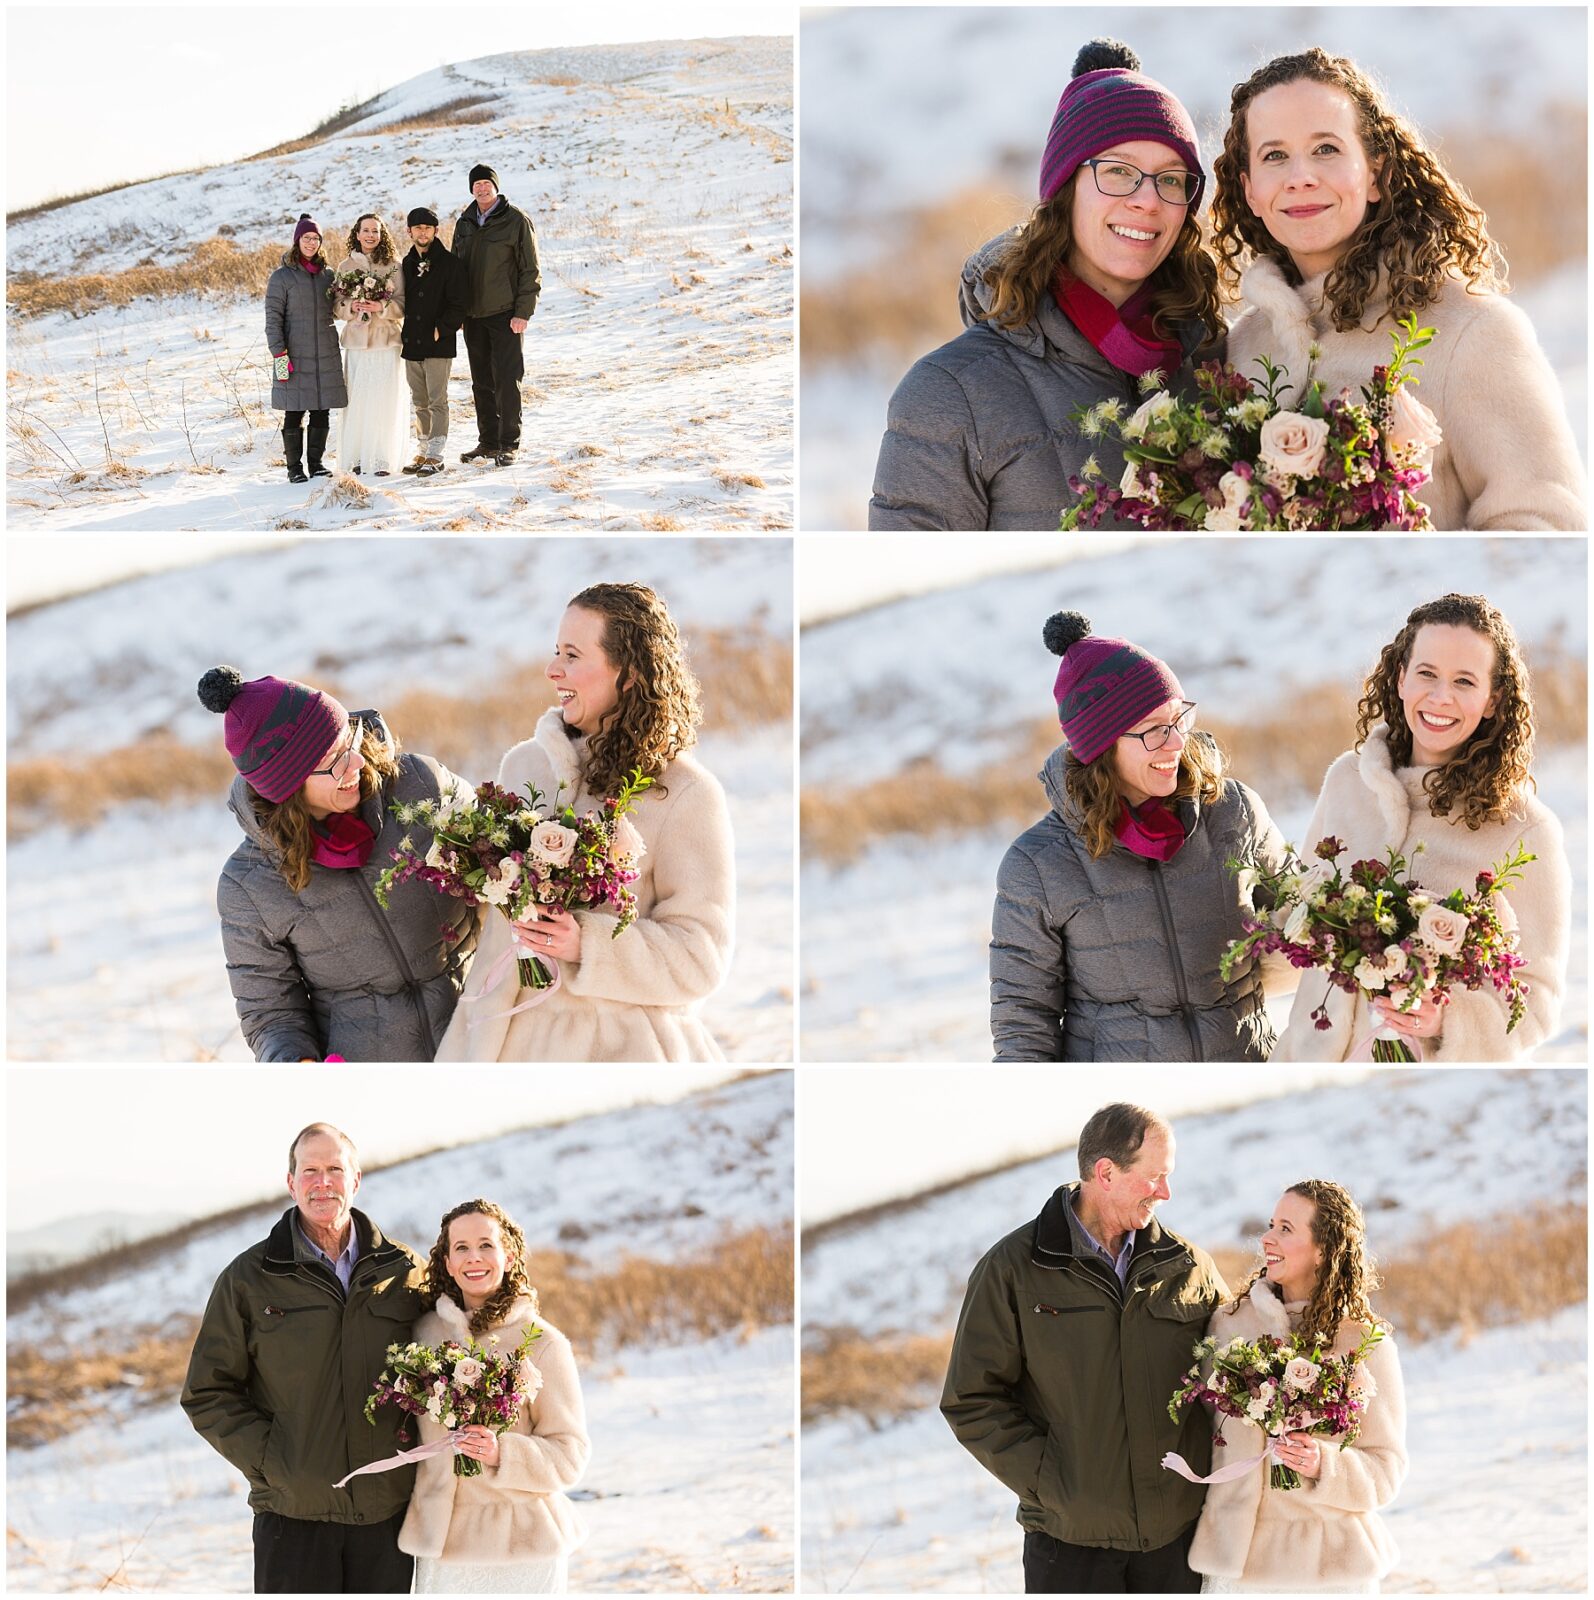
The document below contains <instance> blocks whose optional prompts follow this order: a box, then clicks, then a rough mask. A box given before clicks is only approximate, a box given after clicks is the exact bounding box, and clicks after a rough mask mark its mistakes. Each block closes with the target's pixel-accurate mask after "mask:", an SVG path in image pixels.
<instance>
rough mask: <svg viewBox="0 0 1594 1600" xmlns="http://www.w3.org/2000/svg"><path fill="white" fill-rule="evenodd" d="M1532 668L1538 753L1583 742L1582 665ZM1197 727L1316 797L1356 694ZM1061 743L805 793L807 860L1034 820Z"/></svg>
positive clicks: (1269, 781) (1553, 657) (1016, 743)
mask: <svg viewBox="0 0 1594 1600" xmlns="http://www.w3.org/2000/svg"><path fill="white" fill-rule="evenodd" d="M1531 666H1532V671H1533V697H1534V709H1535V717H1536V722H1537V727H1538V743H1539V746H1540V748H1541V749H1545V748H1553V747H1554V746H1556V745H1561V744H1570V743H1581V742H1582V740H1583V739H1584V737H1585V736H1586V732H1587V720H1586V719H1587V716H1588V664H1587V662H1585V661H1583V660H1581V659H1580V658H1578V657H1576V656H1573V655H1572V654H1571V653H1570V652H1567V651H1564V650H1563V649H1561V648H1560V647H1559V646H1558V645H1554V644H1550V645H1544V646H1541V647H1540V648H1539V649H1538V650H1537V651H1535V652H1534V659H1533V661H1532V663H1531ZM1202 726H1203V727H1205V728H1206V729H1207V731H1208V732H1210V733H1211V734H1213V735H1214V736H1215V737H1216V739H1217V741H1218V743H1219V745H1220V746H1222V748H1223V749H1224V751H1225V752H1227V754H1228V757H1229V770H1230V772H1231V773H1232V774H1233V775H1234V776H1235V777H1236V778H1238V779H1239V780H1240V781H1241V782H1243V783H1245V784H1247V785H1248V786H1249V787H1251V788H1253V789H1255V790H1256V791H1257V792H1258V793H1260V794H1261V795H1262V796H1263V797H1264V798H1266V797H1267V796H1269V795H1270V794H1278V793H1286V792H1289V791H1291V790H1293V791H1295V792H1297V793H1299V792H1301V791H1305V792H1307V793H1309V794H1315V793H1316V792H1317V788H1318V785H1319V784H1320V783H1321V782H1322V778H1323V774H1324V773H1325V772H1326V771H1327V770H1328V767H1329V763H1330V762H1332V761H1333V760H1334V758H1335V757H1336V756H1338V755H1339V754H1340V753H1341V751H1343V750H1346V749H1348V748H1349V746H1350V744H1351V742H1352V739H1353V738H1354V735H1355V729H1356V694H1355V692H1354V691H1353V690H1351V689H1350V688H1347V687H1346V686H1344V685H1342V684H1337V683H1334V684H1329V683H1324V684H1318V685H1316V686H1315V687H1313V688H1310V689H1302V690H1300V691H1298V692H1296V693H1293V694H1291V696H1290V699H1289V703H1288V706H1287V707H1285V708H1282V709H1280V710H1279V711H1277V712H1275V713H1274V714H1272V715H1271V716H1266V717H1253V718H1251V719H1249V720H1246V721H1235V722H1229V721H1225V720H1223V719H1222V718H1217V717H1207V716H1205V715H1204V713H1203V715H1202ZM1060 737H1061V736H1060V734H1059V733H1058V729H1057V724H1056V722H1055V721H1054V720H1052V719H1051V718H1049V717H1047V718H1038V719H1037V720H1036V721H1035V722H1034V723H1033V724H1030V725H1029V726H1027V727H1025V728H1019V729H1015V730H1014V737H1013V754H1012V756H1011V757H1010V758H1009V759H1008V760H1006V761H1004V762H1001V763H995V762H993V763H991V764H990V765H988V766H987V767H986V768H985V769H984V770H983V771H982V773H981V776H980V781H979V783H978V784H971V783H970V782H969V781H968V777H967V775H966V774H964V773H960V772H949V771H947V770H945V769H944V768H943V767H941V765H940V764H939V763H937V762H933V761H924V762H919V763H916V764H914V765H912V766H909V767H906V768H904V769H903V770H902V771H901V772H895V773H892V774H890V775H889V776H887V777H884V778H877V779H875V780H873V781H872V782H870V783H866V784H861V785H859V786H858V787H857V788H854V789H834V788H829V787H826V788H822V789H813V790H805V791H804V793H803V796H802V838H803V851H804V854H805V855H806V854H808V853H809V852H812V854H813V855H814V856H815V857H816V858H817V859H820V860H824V861H828V862H831V863H833V864H836V865H845V864H846V863H847V862H849V861H853V860H856V859H857V857H858V856H860V855H861V854H863V852H864V851H865V850H866V849H867V848H868V847H869V845H870V844H872V843H874V842H875V841H877V840H880V839H885V838H890V837H893V836H897V835H904V834H906V835H915V836H919V837H927V838H934V837H939V836H944V835H946V834H952V833H960V832H963V831H965V830H968V829H975V828H984V827H988V826H990V825H992V824H994V823H997V822H1005V823H1008V824H1011V825H1014V826H1022V825H1024V824H1026V823H1029V822H1034V821H1036V820H1037V819H1038V818H1039V817H1040V816H1041V814H1042V809H1043V807H1044V804H1045V798H1044V796H1043V794H1042V792H1041V789H1040V786H1039V785H1038V784H1037V783H1036V781H1035V774H1036V773H1037V772H1038V771H1039V770H1040V767H1041V763H1042V762H1044V761H1045V759H1046V757H1047V756H1048V755H1049V754H1050V753H1051V751H1052V750H1053V749H1055V748H1056V746H1057V744H1058V742H1059V739H1060ZM1299 842H1300V841H1299V840H1297V841H1296V843H1299Z"/></svg>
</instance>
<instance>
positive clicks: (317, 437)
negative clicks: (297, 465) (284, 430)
mask: <svg viewBox="0 0 1594 1600" xmlns="http://www.w3.org/2000/svg"><path fill="white" fill-rule="evenodd" d="M328 431H329V430H328V428H327V426H326V425H325V424H324V423H323V424H322V425H321V426H320V427H317V426H316V425H315V423H313V422H312V423H311V424H310V476H311V477H312V478H330V477H331V476H332V469H331V467H326V466H323V465H322V464H321V457H322V456H323V455H324V454H325V453H326V448H327V433H328Z"/></svg>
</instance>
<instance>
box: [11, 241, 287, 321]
mask: <svg viewBox="0 0 1594 1600" xmlns="http://www.w3.org/2000/svg"><path fill="white" fill-rule="evenodd" d="M286 248H287V246H286V245H285V244H269V245H257V246H255V248H254V249H252V250H241V249H239V247H238V246H237V245H236V244H234V243H233V242H232V240H231V239H222V238H214V239H206V240H204V241H203V242H202V243H200V244H197V245H195V246H194V247H193V248H192V249H191V250H190V251H189V252H188V258H187V260H186V261H181V262H179V261H167V262H163V263H161V264H160V265H159V266H140V267H128V268H126V269H125V270H124V271H121V272H84V273H64V274H48V275H41V274H38V273H30V272H18V273H15V274H13V275H12V277H11V279H10V281H9V282H8V283H7V285H6V299H7V300H8V302H9V303H10V306H11V309H12V310H13V311H15V312H17V313H18V314H19V315H21V316H26V317H37V316H43V315H44V314H46V313H47V312H51V311H69V312H71V313H72V315H73V316H78V317H81V316H86V315H87V314H88V313H89V312H91V311H97V310H99V309H100V308H101V307H102V306H125V305H127V304H129V303H130V302H131V301H134V300H139V299H145V298H148V299H163V298H169V297H173V296H176V295H183V294H192V293H194V292H195V291H196V290H197V291H202V292H204V293H207V294H230V295H245V294H247V295H258V294H263V293H264V292H265V288H266V279H267V278H269V277H270V276H271V274H272V273H273V272H275V271H276V269H277V268H278V267H279V266H281V265H282V257H283V252H284V251H285V250H286Z"/></svg>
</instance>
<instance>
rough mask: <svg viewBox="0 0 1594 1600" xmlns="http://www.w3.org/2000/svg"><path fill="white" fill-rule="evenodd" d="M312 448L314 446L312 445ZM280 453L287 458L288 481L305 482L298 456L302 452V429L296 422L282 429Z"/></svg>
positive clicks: (301, 463)
mask: <svg viewBox="0 0 1594 1600" xmlns="http://www.w3.org/2000/svg"><path fill="white" fill-rule="evenodd" d="M311 448H312V449H314V448H315V447H314V446H313V445H312V446H311ZM282 453H283V455H285V456H286V457H287V458H288V482H289V483H304V482H306V481H307V480H306V478H305V472H304V464H303V462H302V461H301V460H300V457H301V456H303V454H304V429H303V428H302V427H299V426H298V425H297V424H296V425H295V426H293V427H291V428H284V429H283V430H282Z"/></svg>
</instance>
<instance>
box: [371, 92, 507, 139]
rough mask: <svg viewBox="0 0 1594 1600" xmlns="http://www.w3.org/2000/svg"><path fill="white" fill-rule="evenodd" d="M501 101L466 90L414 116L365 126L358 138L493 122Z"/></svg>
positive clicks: (494, 97)
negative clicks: (457, 96)
mask: <svg viewBox="0 0 1594 1600" xmlns="http://www.w3.org/2000/svg"><path fill="white" fill-rule="evenodd" d="M497 104H498V97H497V96H496V95H491V94H466V95H461V96H460V97H459V99H457V100H450V101H448V102H447V103H446V104H444V105H440V106H433V107H432V109H431V110H430V111H422V112H419V113H418V114H417V115H415V116H413V117H405V118H404V119H403V120H402V121H399V122H385V123H383V124H382V126H381V127H380V128H362V129H361V130H360V131H359V132H358V133H357V134H356V135H355V137H356V138H358V139H374V138H376V137H377V136H378V135H379V134H388V133H412V132H414V131H415V130H416V129H417V128H459V127H463V126H465V125H466V124H472V123H479V122H491V121H492V120H493V112H492V107H494V106H496V105H497Z"/></svg>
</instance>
